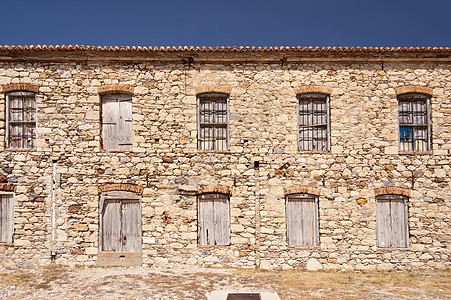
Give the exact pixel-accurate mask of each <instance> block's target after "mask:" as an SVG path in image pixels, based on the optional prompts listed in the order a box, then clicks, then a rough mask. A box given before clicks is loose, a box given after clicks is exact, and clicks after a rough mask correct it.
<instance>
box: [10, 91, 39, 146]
mask: <svg viewBox="0 0 451 300" xmlns="http://www.w3.org/2000/svg"><path fill="white" fill-rule="evenodd" d="M6 147H7V148H10V149H33V148H35V147H36V94H35V93H32V92H25V91H19V92H11V93H7V94H6Z"/></svg>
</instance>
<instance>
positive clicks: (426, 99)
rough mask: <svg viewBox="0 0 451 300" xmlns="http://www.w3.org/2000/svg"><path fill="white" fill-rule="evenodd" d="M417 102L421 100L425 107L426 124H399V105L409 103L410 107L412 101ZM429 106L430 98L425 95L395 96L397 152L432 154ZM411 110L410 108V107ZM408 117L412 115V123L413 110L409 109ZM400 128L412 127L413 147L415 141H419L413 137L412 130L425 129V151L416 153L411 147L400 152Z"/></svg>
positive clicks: (413, 147) (407, 94)
mask: <svg viewBox="0 0 451 300" xmlns="http://www.w3.org/2000/svg"><path fill="white" fill-rule="evenodd" d="M418 100H423V101H424V102H425V106H426V115H425V117H426V124H415V123H411V124H407V123H403V124H401V114H400V112H401V111H400V103H401V102H409V105H410V106H411V105H412V102H414V101H418ZM430 105H431V97H430V96H429V95H425V94H420V93H406V94H401V95H398V96H397V114H398V151H399V153H420V154H421V153H431V152H432V127H431V109H430ZM410 108H411V107H410ZM407 112H408V114H409V115H412V121H414V118H413V114H414V110H413V109H409V110H408V111H407ZM401 127H406V128H408V127H412V136H413V139H412V144H413V145H415V141H416V140H419V139H415V136H414V132H415V130H414V128H415V127H417V128H418V127H422V128H424V129H426V134H427V139H426V148H427V149H426V151H417V150H415V146H412V149H411V150H402V143H401V136H402V134H401Z"/></svg>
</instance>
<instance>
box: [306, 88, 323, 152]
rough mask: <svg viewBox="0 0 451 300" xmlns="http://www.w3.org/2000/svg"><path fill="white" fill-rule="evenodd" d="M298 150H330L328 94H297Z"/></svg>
mask: <svg viewBox="0 0 451 300" xmlns="http://www.w3.org/2000/svg"><path fill="white" fill-rule="evenodd" d="M298 149H299V151H318V152H328V151H330V122H329V96H328V95H325V94H302V95H299V96H298Z"/></svg>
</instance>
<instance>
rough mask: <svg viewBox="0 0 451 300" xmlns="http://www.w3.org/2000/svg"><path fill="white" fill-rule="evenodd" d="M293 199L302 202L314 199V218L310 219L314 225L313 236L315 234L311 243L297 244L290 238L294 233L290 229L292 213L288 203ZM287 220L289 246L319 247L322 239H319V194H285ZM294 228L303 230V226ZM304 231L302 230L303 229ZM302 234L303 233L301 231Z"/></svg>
mask: <svg viewBox="0 0 451 300" xmlns="http://www.w3.org/2000/svg"><path fill="white" fill-rule="evenodd" d="M293 200H297V201H300V202H303V203H304V202H306V201H309V202H310V201H312V202H313V203H314V210H315V211H314V214H313V218H312V219H310V221H311V222H313V223H314V224H313V227H312V230H313V231H312V236H313V239H312V240H313V241H312V244H309V243H306V242H304V243H302V242H300V243H298V244H295V242H294V241H291V240H290V236H291V235H292V234H290V230H291V226H290V225H289V223H290V221H291V220H290V215H291V214H289V213H288V208H289V205H288V203H289V202H290V201H293ZM285 216H286V218H285V222H286V239H287V246H288V247H289V248H315V247H319V244H320V241H319V219H320V218H319V196H318V195H314V194H308V193H292V194H287V195H285ZM293 230H298V231H299V230H302V228H295V229H293ZM301 232H302V231H301ZM301 234H302V233H301Z"/></svg>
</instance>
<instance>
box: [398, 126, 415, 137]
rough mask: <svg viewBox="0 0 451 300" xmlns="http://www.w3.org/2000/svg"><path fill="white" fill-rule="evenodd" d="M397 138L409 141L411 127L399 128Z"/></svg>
mask: <svg viewBox="0 0 451 300" xmlns="http://www.w3.org/2000/svg"><path fill="white" fill-rule="evenodd" d="M399 136H400V138H401V140H409V139H410V138H411V137H412V136H413V127H412V126H403V127H399Z"/></svg>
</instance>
